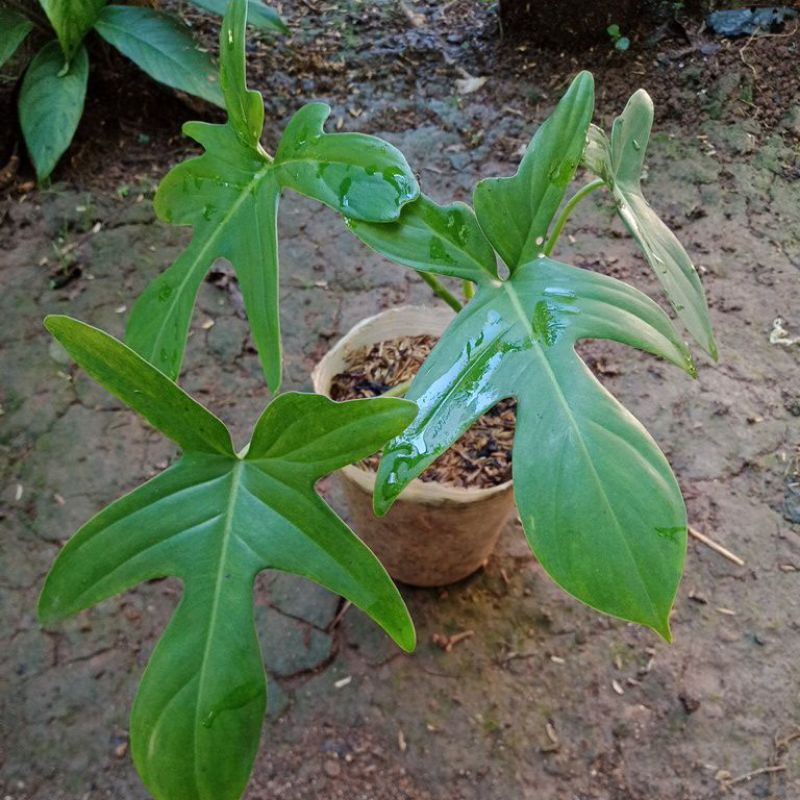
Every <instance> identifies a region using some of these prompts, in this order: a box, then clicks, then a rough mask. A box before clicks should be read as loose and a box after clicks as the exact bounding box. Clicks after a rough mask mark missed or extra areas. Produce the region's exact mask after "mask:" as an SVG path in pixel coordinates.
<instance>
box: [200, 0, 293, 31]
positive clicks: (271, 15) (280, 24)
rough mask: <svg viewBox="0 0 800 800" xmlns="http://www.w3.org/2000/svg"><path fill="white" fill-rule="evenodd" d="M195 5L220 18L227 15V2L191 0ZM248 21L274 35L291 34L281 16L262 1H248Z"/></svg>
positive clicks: (219, 0) (220, 0)
mask: <svg viewBox="0 0 800 800" xmlns="http://www.w3.org/2000/svg"><path fill="white" fill-rule="evenodd" d="M190 2H191V3H192V4H193V5H196V6H198V7H199V8H204V9H205V10H206V11H212V12H213V13H215V14H219V16H223V15H224V14H225V9H226V7H227V5H228V3H227V0H190ZM247 20H248V22H249V23H250V24H251V25H253V26H254V27H256V28H261V29H262V30H265V31H273V32H274V33H289V28H288V27H287V26H286V23H285V22H284V21H283V20H282V19H281V15H280V14H279V13H278V12H277V11H276V10H275V9H274V8H270V7H269V6H268V5H265V4H264V3H262V2H261V0H247Z"/></svg>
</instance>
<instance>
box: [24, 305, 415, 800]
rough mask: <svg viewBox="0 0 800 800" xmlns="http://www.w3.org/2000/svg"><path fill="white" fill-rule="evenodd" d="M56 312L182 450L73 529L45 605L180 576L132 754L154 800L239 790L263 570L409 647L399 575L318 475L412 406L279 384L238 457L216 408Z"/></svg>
mask: <svg viewBox="0 0 800 800" xmlns="http://www.w3.org/2000/svg"><path fill="white" fill-rule="evenodd" d="M46 324H47V327H48V329H49V330H50V331H51V332H52V333H53V334H54V336H55V337H56V338H57V339H58V340H59V341H60V342H61V343H62V344H63V345H64V347H66V349H67V351H68V352H69V353H70V354H71V355H72V356H73V357H74V358H75V360H76V361H77V362H78V363H79V364H81V365H82V366H83V367H84V368H85V369H86V370H87V371H88V372H89V374H90V375H92V376H93V377H94V378H95V379H96V380H97V381H98V382H100V383H101V384H102V385H103V386H105V387H106V388H107V389H108V390H109V391H111V392H112V393H113V394H115V395H116V396H117V397H119V398H120V399H121V400H123V401H124V402H125V403H127V404H128V405H130V406H131V407H132V408H134V409H135V410H136V411H138V412H139V413H141V414H142V415H143V416H145V417H146V418H147V419H148V420H149V421H150V422H151V423H152V424H154V425H155V426H156V427H158V428H159V429H160V430H161V431H162V432H163V433H165V434H166V435H168V436H169V437H170V438H172V439H173V440H174V441H175V442H177V443H178V444H179V445H180V446H181V447H182V449H183V455H182V457H181V458H180V460H178V461H177V462H176V463H175V464H174V465H173V466H171V467H170V468H169V469H167V470H165V471H164V472H162V473H161V474H160V475H158V476H157V477H155V478H153V479H152V480H151V481H149V482H148V483H145V484H144V485H143V486H140V487H139V488H138V489H136V490H134V491H133V492H131V493H130V494H128V495H126V496H125V497H123V498H121V499H120V500H117V501H116V502H115V503H112V504H111V505H110V506H108V507H107V508H106V509H105V510H103V511H101V512H100V513H99V514H98V515H97V516H96V517H94V518H93V519H91V520H90V521H89V522H87V523H86V524H85V525H84V526H83V527H82V528H81V529H80V530H79V531H78V532H77V533H76V534H75V535H74V536H73V538H72V539H71V540H70V541H69V542H68V543H67V545H66V546H65V547H64V549H63V550H62V551H61V553H60V554H59V556H58V558H57V559H56V562H55V564H54V565H53V568H52V569H51V571H50V574H49V575H48V577H47V581H46V583H45V587H44V590H43V591H42V595H41V598H40V601H39V616H40V618H41V620H42V621H43V622H46V623H49V622H53V621H54V620H57V619H60V618H61V617H64V616H66V615H68V614H73V613H75V612H77V611H80V610H81V609H84V608H88V607H89V606H91V605H94V604H95V603H98V602H100V601H102V600H103V599H105V598H108V597H110V596H112V595H115V594H118V593H120V592H124V591H126V590H127V589H130V588H132V587H133V586H135V585H137V584H138V583H141V582H142V581H146V580H151V579H153V578H158V577H163V576H168V575H169V576H175V577H178V578H180V579H181V581H182V583H183V597H182V599H181V601H180V604H179V605H178V608H177V610H176V612H175V614H174V616H173V618H172V620H171V622H170V624H169V626H168V627H167V630H166V631H165V633H164V635H163V637H162V638H161V640H160V642H159V643H158V645H157V646H156V648H155V651H154V652H153V655H152V656H151V658H150V662H149V664H148V666H147V669H146V671H145V674H144V677H143V679H142V683H141V686H140V688H139V692H138V694H137V697H136V700H135V702H134V706H133V711H132V716H131V727H130V732H131V748H132V753H133V758H134V761H135V763H136V766H137V769H138V770H139V773H140V775H141V776H142V779H143V781H144V782H145V784H146V785H147V787H148V789H149V790H150V791H151V792H152V794H153V795H154V796H155V797H156V799H157V800H235V799H236V798H238V797H240V796H241V794H242V792H243V791H244V788H245V786H246V784H247V779H248V776H249V773H250V770H251V768H252V764H253V760H254V758H255V754H256V751H257V749H258V740H259V732H260V730H261V724H262V720H263V716H264V709H265V705H266V684H265V679H264V670H263V665H262V662H261V655H260V649H259V646H258V641H257V637H256V631H255V627H254V621H253V610H252V604H253V597H252V594H253V582H254V580H255V577H256V575H257V574H258V573H259V572H260V571H261V570H263V569H278V570H283V571H286V572H291V573H294V574H296V575H302V576H304V577H307V578H309V579H311V580H313V581H316V582H317V583H320V584H321V585H323V586H325V587H327V588H328V589H330V590H331V591H332V592H335V593H337V594H340V595H342V596H343V597H346V598H347V599H349V600H350V601H351V602H353V603H354V604H355V605H357V606H359V607H360V608H362V609H363V610H364V611H365V612H366V613H367V614H369V615H370V616H371V617H372V618H373V619H374V620H375V621H376V622H378V623H379V624H380V625H381V626H382V627H383V628H384V629H385V630H386V631H387V632H388V633H389V634H390V635H391V636H392V637H393V638H394V639H395V641H396V642H397V643H398V644H399V645H400V646H401V647H402V648H404V649H405V650H412V649H413V647H414V643H415V635H414V629H413V626H412V623H411V620H410V618H409V616H408V612H407V610H406V608H405V605H404V604H403V601H402V599H401V598H400V595H399V593H398V592H397V589H396V588H395V586H394V584H393V583H392V581H391V579H390V578H389V576H388V575H387V574H386V572H385V570H384V569H383V567H382V566H381V565H380V563H379V562H378V561H377V559H376V558H375V557H374V556H373V555H372V553H371V551H370V550H369V549H368V548H367V547H366V546H365V545H364V544H362V542H361V541H360V540H359V539H358V538H357V537H356V536H355V534H353V533H352V532H351V531H350V530H349V528H348V527H347V526H346V525H345V524H344V523H343V522H342V521H341V520H340V519H339V518H338V517H337V516H336V515H335V514H334V512H333V511H331V509H330V508H329V507H328V506H327V505H326V504H325V503H324V502H323V501H322V499H321V498H320V497H319V496H318V495H317V493H316V492H315V490H314V484H315V482H316V481H317V480H318V479H319V478H321V477H322V476H324V475H326V474H328V473H329V472H332V471H333V470H335V469H338V468H340V467H342V466H344V465H345V464H349V463H351V462H353V461H357V460H359V459H361V458H364V457H365V456H367V455H369V454H371V453H373V452H375V451H376V450H377V449H378V448H380V447H381V446H382V445H383V443H384V442H385V441H386V440H387V439H389V438H390V437H392V436H395V435H396V434H398V433H399V432H400V431H401V430H402V429H403V428H404V427H405V426H406V425H407V424H408V423H409V422H410V421H411V420H412V419H413V417H414V416H415V414H416V407H415V406H414V404H413V403H410V402H407V401H405V400H395V399H391V398H378V399H377V400H355V401H350V402H346V403H334V402H333V401H331V400H328V399H327V398H325V397H322V396H319V395H308V394H296V393H289V394H284V395H281V396H280V397H278V398H277V399H276V400H274V401H273V402H272V403H271V404H270V405H269V406H268V407H267V409H266V410H265V411H264V413H263V414H262V416H261V418H260V419H259V420H258V423H257V424H256V427H255V430H254V433H253V439H252V442H251V444H250V446H249V448H248V452H247V455H246V456H245V457H244V458H240V457H238V456H237V455H236V454H235V453H234V452H233V449H232V445H231V440H230V435H229V434H228V432H227V430H226V429H225V427H224V426H223V424H222V423H221V422H220V421H219V420H218V419H217V418H216V417H214V416H213V415H212V414H211V413H210V412H208V411H207V410H206V409H205V408H203V407H202V406H201V405H200V404H198V403H196V402H195V401H194V400H192V399H191V398H190V397H188V395H186V394H185V393H184V392H183V391H182V390H181V389H180V388H178V387H177V386H176V385H175V384H174V383H172V382H171V381H170V380H169V379H168V378H167V377H166V376H165V375H163V374H162V373H160V372H159V371H158V370H156V369H155V368H154V367H152V366H151V365H150V364H148V363H147V362H146V361H145V360H144V359H142V358H141V357H140V356H138V355H136V353H134V352H133V351H132V350H130V349H129V348H127V347H126V346H125V345H123V344H122V343H120V342H118V341H117V340H116V339H114V338H112V337H111V336H108V335H107V334H105V333H103V332H102V331H99V330H97V329H96V328H92V327H90V326H88V325H84V324H83V323H80V322H78V321H76V320H72V319H70V318H68V317H48V319H47V321H46Z"/></svg>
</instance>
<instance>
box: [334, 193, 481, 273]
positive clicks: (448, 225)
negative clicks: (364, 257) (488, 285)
mask: <svg viewBox="0 0 800 800" xmlns="http://www.w3.org/2000/svg"><path fill="white" fill-rule="evenodd" d="M346 222H347V225H348V227H349V228H350V230H351V231H352V232H353V233H354V234H355V235H356V236H357V237H358V238H359V239H361V241H362V242H364V243H365V244H367V245H369V246H370V247H371V248H372V249H373V250H376V251H377V252H378V253H381V254H382V255H385V256H386V257H387V258H390V259H391V260H392V261H396V262H397V263H398V264H403V265H405V266H407V267H411V268H412V269H416V270H421V271H423V272H435V273H437V274H439V275H450V276H452V277H456V278H463V279H464V280H470V281H473V282H475V283H481V282H482V281H486V280H488V279H491V278H496V277H497V256H496V255H495V252H494V250H493V249H492V246H491V245H490V244H489V242H488V240H487V239H486V236H484V233H483V231H482V230H481V227H480V225H479V224H478V220H477V219H476V218H475V213H474V212H473V210H472V209H471V208H470V207H469V206H468V205H466V204H465V203H450V204H449V205H446V206H440V205H438V204H437V203H435V202H434V201H433V200H431V199H430V198H429V197H426V196H425V195H421V196H420V197H419V198H418V199H417V200H415V201H414V202H413V203H409V204H408V205H407V206H405V208H403V211H402V213H401V214H400V219H398V220H397V222H386V223H381V224H377V225H376V224H373V223H369V222H358V221H357V220H353V219H347V220H346Z"/></svg>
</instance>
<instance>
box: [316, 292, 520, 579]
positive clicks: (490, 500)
mask: <svg viewBox="0 0 800 800" xmlns="http://www.w3.org/2000/svg"><path fill="white" fill-rule="evenodd" d="M451 320H452V312H450V311H449V310H442V309H439V308H437V309H432V308H422V307H416V306H406V307H401V308H394V309H391V310H389V311H384V312H383V313H381V314H378V315H376V316H374V317H370V318H369V319H365V320H364V321H363V322H360V323H359V324H358V325H356V326H355V327H354V328H353V329H352V330H351V331H350V332H349V333H348V334H347V335H346V336H344V337H343V338H342V339H341V340H340V341H339V342H338V343H337V344H336V345H335V346H334V347H333V348H332V349H331V350H330V351H329V352H328V353H327V355H326V356H325V357H324V358H323V359H322V360H321V361H320V362H319V364H317V366H316V367H315V369H314V371H313V373H312V380H313V383H314V390H315V391H316V392H318V393H320V394H324V395H329V394H330V386H331V382H332V380H333V377H334V376H335V375H337V374H338V373H340V372H344V371H345V370H346V368H347V365H346V361H345V356H346V354H347V353H349V352H351V351H353V350H358V349H361V348H363V347H369V346H372V345H373V344H376V343H377V342H381V341H386V340H388V339H395V338H399V337H400V336H421V335H423V334H428V335H431V336H437V337H438V336H441V335H442V333H443V332H444V329H445V328H446V327H447V325H448V324H449V323H450V321H451ZM337 476H338V478H339V480H340V481H341V483H342V485H343V488H344V493H345V496H346V498H347V503H348V506H349V508H350V513H351V516H352V519H353V529H354V530H355V532H356V533H357V534H358V535H359V536H360V537H361V539H362V540H363V541H364V542H366V544H367V545H368V546H369V547H370V548H371V549H372V550H373V551H374V552H375V554H376V555H377V556H378V558H379V559H380V560H381V562H382V563H383V565H384V566H385V567H386V569H387V570H388V571H389V574H390V575H391V576H392V577H393V578H395V579H397V580H398V581H402V582H403V583H407V584H410V585H412V586H445V585H447V584H449V583H454V582H455V581H459V580H461V579H462V578H466V577H467V576H468V575H471V574H472V573H473V572H475V570H477V569H479V568H480V567H481V566H482V565H483V564H485V563H486V560H487V559H488V558H489V555H490V554H491V552H492V550H493V549H494V547H495V544H496V543H497V539H498V537H499V536H500V531H501V530H502V529H503V526H504V525H505V523H506V520H507V519H508V517H509V515H510V514H511V512H512V511H513V509H514V494H513V486H512V482H511V481H507V482H506V483H503V484H500V485H499V486H492V487H490V488H486V489H472V488H471V489H464V488H461V487H456V486H448V485H444V484H440V483H435V482H423V481H421V480H419V479H418V478H417V479H415V480H413V481H412V482H411V483H410V484H409V485H408V487H407V488H406V489H405V490H404V491H403V493H402V494H401V495H400V497H399V498H398V499H397V500H396V501H395V503H394V505H393V506H392V508H391V510H390V511H389V512H388V514H386V516H384V517H376V516H375V515H374V514H373V511H372V493H373V490H374V488H375V473H374V472H369V471H367V470H364V469H360V468H359V467H355V466H347V467H344V469H342V470H340V471H339V472H338V473H337Z"/></svg>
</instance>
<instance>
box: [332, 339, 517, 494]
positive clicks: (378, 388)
mask: <svg viewBox="0 0 800 800" xmlns="http://www.w3.org/2000/svg"><path fill="white" fill-rule="evenodd" d="M436 342H437V338H436V337H434V336H428V335H424V336H403V337H401V338H399V339H391V340H388V341H383V342H378V343H377V344H374V345H373V346H372V347H370V348H366V347H364V348H360V349H358V350H353V351H352V352H350V353H349V354H348V356H347V359H346V362H347V370H346V371H345V372H341V373H339V374H338V375H335V376H334V378H333V381H332V383H331V390H330V393H331V397H332V398H333V399H334V400H354V399H357V398H361V397H377V396H378V395H382V394H383V393H384V392H386V391H387V390H388V389H390V388H391V387H393V386H397V385H398V384H401V383H404V382H405V381H407V380H409V379H410V378H412V377H413V376H414V375H416V374H417V372H418V370H419V368H420V367H421V366H422V362H423V361H424V360H425V359H426V358H427V356H428V354H429V353H430V352H431V350H432V349H433V347H434V345H435V344H436ZM515 409H516V403H515V402H514V401H513V400H510V399H508V400H502V401H500V402H499V403H498V404H497V405H496V406H495V407H494V408H492V409H491V410H490V411H488V412H487V413H486V414H484V415H483V416H482V417H481V418H480V419H479V420H478V421H477V422H476V423H475V424H474V425H473V426H472V427H471V428H470V429H469V430H468V431H467V432H466V433H465V434H464V435H463V436H462V437H461V438H460V439H459V440H458V441H457V442H456V443H455V444H454V445H453V446H452V447H451V448H450V449H449V450H447V451H446V452H445V453H443V454H442V455H441V456H439V458H437V459H436V461H434V462H433V464H431V465H430V466H429V467H428V468H427V469H426V470H425V471H424V472H423V473H422V475H420V478H421V479H422V480H423V481H436V482H438V483H443V484H449V485H451V486H460V487H463V488H487V487H490V486H497V485H498V484H501V483H504V482H505V481H508V480H511V445H512V442H513V439H514V423H515V420H516V415H515ZM379 460H380V454H375V455H373V456H370V457H369V458H367V459H365V460H364V461H362V462H361V466H363V467H364V468H365V469H369V470H372V471H373V472H375V471H377V469H378V462H379Z"/></svg>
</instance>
